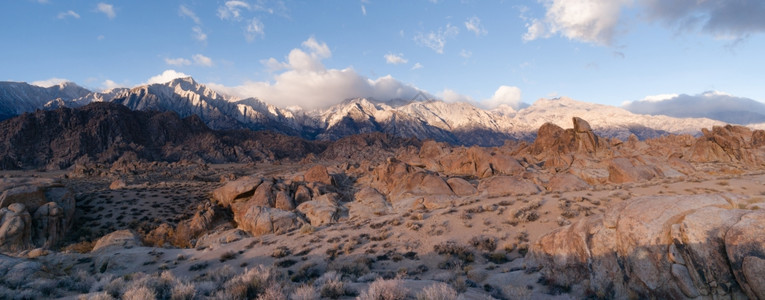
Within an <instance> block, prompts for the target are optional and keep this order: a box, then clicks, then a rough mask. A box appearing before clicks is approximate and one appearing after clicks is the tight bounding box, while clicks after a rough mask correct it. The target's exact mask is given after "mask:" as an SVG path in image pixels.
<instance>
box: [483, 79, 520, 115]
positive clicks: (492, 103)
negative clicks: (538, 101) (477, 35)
mask: <svg viewBox="0 0 765 300" xmlns="http://www.w3.org/2000/svg"><path fill="white" fill-rule="evenodd" d="M481 105H483V106H485V107H488V108H495V107H498V106H500V105H508V106H510V107H512V108H514V109H518V108H519V107H520V106H521V89H519V88H517V87H514V86H507V85H502V86H500V87H499V88H498V89H497V91H495V92H494V95H493V96H492V97H491V98H489V99H486V100H483V101H481Z"/></svg>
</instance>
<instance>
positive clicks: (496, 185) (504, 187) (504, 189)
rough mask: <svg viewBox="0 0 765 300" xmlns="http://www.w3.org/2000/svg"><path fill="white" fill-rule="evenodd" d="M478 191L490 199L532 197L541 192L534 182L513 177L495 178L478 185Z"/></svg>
mask: <svg viewBox="0 0 765 300" xmlns="http://www.w3.org/2000/svg"><path fill="white" fill-rule="evenodd" d="M478 191H479V192H480V193H481V194H482V195H485V196H486V197H489V198H495V197H504V196H514V195H532V194H536V193H539V192H540V189H539V186H537V185H536V184H534V183H532V182H528V181H525V180H522V179H517V178H515V177H511V176H494V177H491V178H488V179H484V180H482V181H481V183H480V184H478Z"/></svg>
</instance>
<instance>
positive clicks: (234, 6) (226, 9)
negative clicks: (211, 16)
mask: <svg viewBox="0 0 765 300" xmlns="http://www.w3.org/2000/svg"><path fill="white" fill-rule="evenodd" d="M243 9H247V10H249V9H250V4H248V3H247V2H244V1H226V3H225V4H224V5H223V6H221V7H218V17H219V18H221V19H224V20H239V19H241V16H242V10H243Z"/></svg>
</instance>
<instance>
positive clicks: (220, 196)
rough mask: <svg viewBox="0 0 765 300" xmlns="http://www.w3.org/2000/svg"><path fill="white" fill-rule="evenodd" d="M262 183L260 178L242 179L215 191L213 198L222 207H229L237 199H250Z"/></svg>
mask: <svg viewBox="0 0 765 300" xmlns="http://www.w3.org/2000/svg"><path fill="white" fill-rule="evenodd" d="M261 182H263V180H262V179H260V178H255V177H249V176H247V177H242V178H239V179H237V180H235V181H232V182H229V183H227V184H225V185H224V186H222V187H219V188H217V189H215V190H213V192H212V196H213V199H215V201H217V202H218V204H220V205H221V206H223V207H229V206H230V205H231V204H232V203H233V202H235V201H236V200H237V199H243V200H247V199H248V198H250V197H251V196H252V193H254V191H255V189H256V188H257V187H258V185H260V183H261Z"/></svg>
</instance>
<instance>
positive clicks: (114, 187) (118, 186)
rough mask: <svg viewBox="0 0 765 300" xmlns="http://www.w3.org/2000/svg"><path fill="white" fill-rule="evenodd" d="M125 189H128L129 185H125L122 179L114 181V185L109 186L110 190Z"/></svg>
mask: <svg viewBox="0 0 765 300" xmlns="http://www.w3.org/2000/svg"><path fill="white" fill-rule="evenodd" d="M125 187H127V183H125V181H124V180H122V179H117V180H115V181H112V183H111V184H110V185H109V189H110V190H119V189H124V188H125Z"/></svg>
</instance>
